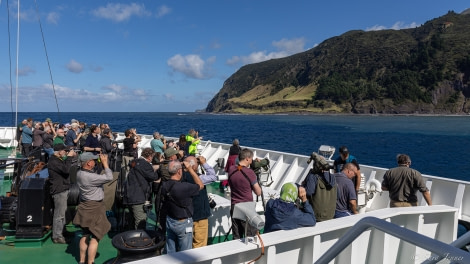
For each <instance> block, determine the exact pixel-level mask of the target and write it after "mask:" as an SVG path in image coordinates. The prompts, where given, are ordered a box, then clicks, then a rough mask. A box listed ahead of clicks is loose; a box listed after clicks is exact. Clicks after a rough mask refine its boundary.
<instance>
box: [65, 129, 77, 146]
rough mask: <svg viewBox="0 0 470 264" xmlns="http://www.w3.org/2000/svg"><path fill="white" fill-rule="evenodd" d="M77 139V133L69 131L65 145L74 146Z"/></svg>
mask: <svg viewBox="0 0 470 264" xmlns="http://www.w3.org/2000/svg"><path fill="white" fill-rule="evenodd" d="M76 138H77V133H75V131H74V130H72V129H70V130H69V131H67V135H65V145H66V146H74V145H75V142H74V140H75V139H76Z"/></svg>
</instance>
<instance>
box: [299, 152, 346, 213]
mask: <svg viewBox="0 0 470 264" xmlns="http://www.w3.org/2000/svg"><path fill="white" fill-rule="evenodd" d="M312 161H313V165H312V169H310V171H309V173H308V174H307V176H306V177H305V179H304V181H303V182H302V186H303V187H304V188H305V191H306V193H307V199H308V200H309V201H310V204H311V205H312V207H313V211H314V212H315V217H316V221H317V222H321V221H325V220H330V219H333V217H334V216H335V209H336V198H337V195H338V194H337V186H336V177H335V176H334V175H333V174H331V173H330V165H329V164H328V162H327V161H326V160H325V158H324V157H323V156H321V155H319V154H317V153H315V152H313V153H312V154H311V155H310V158H309V159H308V160H307V163H308V164H310V162H312Z"/></svg>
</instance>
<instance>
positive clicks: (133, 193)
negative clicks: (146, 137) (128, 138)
mask: <svg viewBox="0 0 470 264" xmlns="http://www.w3.org/2000/svg"><path fill="white" fill-rule="evenodd" d="M153 156H155V151H153V149H152V148H145V149H143V150H142V152H141V154H140V157H139V158H138V159H135V160H134V161H133V166H132V167H131V169H130V171H129V174H128V176H127V181H126V185H125V190H126V192H125V195H124V200H123V203H124V204H125V205H128V206H129V207H130V210H131V212H132V214H133V215H134V228H135V229H136V230H137V229H145V228H146V225H147V213H146V212H147V211H148V208H147V207H146V206H145V203H146V202H148V203H147V204H150V203H149V201H150V198H151V197H152V182H154V181H156V180H157V179H158V173H157V172H156V169H157V165H152V160H153ZM150 205H151V204H150ZM150 209H151V208H150Z"/></svg>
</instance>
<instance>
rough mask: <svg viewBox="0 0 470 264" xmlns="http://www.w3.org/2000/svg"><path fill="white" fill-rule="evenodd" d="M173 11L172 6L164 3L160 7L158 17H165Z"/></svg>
mask: <svg viewBox="0 0 470 264" xmlns="http://www.w3.org/2000/svg"><path fill="white" fill-rule="evenodd" d="M170 12H171V8H169V7H168V6H166V5H162V6H160V7H159V8H158V11H157V17H163V16H165V15H167V14H169V13H170Z"/></svg>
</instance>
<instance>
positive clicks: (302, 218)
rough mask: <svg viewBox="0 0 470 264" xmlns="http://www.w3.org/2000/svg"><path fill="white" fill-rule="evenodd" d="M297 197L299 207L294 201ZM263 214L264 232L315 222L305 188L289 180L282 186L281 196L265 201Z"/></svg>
mask: <svg viewBox="0 0 470 264" xmlns="http://www.w3.org/2000/svg"><path fill="white" fill-rule="evenodd" d="M297 198H300V206H299V208H298V207H297V206H298V205H297V203H296V200H297ZM264 215H265V217H266V224H265V226H264V233H269V232H272V231H277V230H291V229H296V228H299V227H305V226H314V225H316V223H317V222H316V220H315V214H314V213H313V209H312V206H311V205H310V204H309V202H308V199H307V194H306V192H305V189H304V188H303V187H300V186H299V187H297V186H296V185H295V184H294V183H290V182H288V183H285V184H284V185H283V186H282V189H281V196H280V197H279V198H278V199H271V200H269V201H268V202H267V203H266V212H265V213H264Z"/></svg>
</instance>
